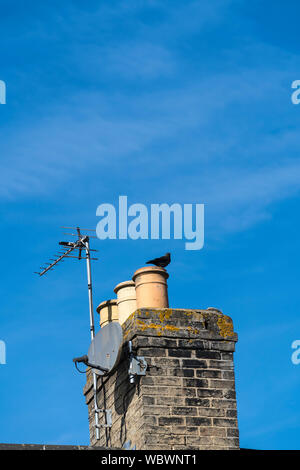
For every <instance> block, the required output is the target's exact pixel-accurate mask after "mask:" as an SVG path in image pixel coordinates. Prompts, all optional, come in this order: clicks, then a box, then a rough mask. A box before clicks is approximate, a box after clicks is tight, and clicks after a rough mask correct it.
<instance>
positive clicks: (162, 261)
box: [146, 253, 171, 268]
mask: <svg viewBox="0 0 300 470" xmlns="http://www.w3.org/2000/svg"><path fill="white" fill-rule="evenodd" d="M170 263H171V253H166V254H165V255H164V256H161V257H160V258H154V259H151V260H150V261H147V262H146V264H155V266H159V267H160V268H165V267H166V266H168V264H170Z"/></svg>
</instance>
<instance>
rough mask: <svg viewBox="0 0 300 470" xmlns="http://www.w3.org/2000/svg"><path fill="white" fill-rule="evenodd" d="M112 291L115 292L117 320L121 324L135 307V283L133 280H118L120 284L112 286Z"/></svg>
mask: <svg viewBox="0 0 300 470" xmlns="http://www.w3.org/2000/svg"><path fill="white" fill-rule="evenodd" d="M114 293H115V294H117V298H118V299H117V306H118V312H119V322H120V324H121V325H122V324H123V323H124V322H125V321H126V320H127V318H128V317H129V316H130V315H131V314H132V313H133V312H134V311H135V310H136V309H137V306H136V293H135V284H134V282H133V281H124V282H120V284H118V285H117V286H116V287H115V288H114Z"/></svg>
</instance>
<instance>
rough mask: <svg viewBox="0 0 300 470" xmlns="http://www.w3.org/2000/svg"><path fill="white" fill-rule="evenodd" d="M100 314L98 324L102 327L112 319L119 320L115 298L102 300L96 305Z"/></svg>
mask: <svg viewBox="0 0 300 470" xmlns="http://www.w3.org/2000/svg"><path fill="white" fill-rule="evenodd" d="M96 310H97V312H98V313H99V315H100V326H101V327H103V326H105V325H107V324H108V323H110V322H112V321H119V314H118V306H117V299H110V300H104V302H101V303H100V304H99V305H98V307H97V309H96Z"/></svg>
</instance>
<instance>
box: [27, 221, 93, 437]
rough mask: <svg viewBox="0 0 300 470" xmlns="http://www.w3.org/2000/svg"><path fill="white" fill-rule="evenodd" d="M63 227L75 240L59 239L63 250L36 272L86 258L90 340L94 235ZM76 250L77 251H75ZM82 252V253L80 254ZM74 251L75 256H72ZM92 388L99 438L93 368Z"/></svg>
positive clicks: (75, 228) (44, 272)
mask: <svg viewBox="0 0 300 470" xmlns="http://www.w3.org/2000/svg"><path fill="white" fill-rule="evenodd" d="M62 228H63V229H71V230H75V231H76V233H75V234H74V233H68V235H71V236H75V237H77V240H75V241H72V242H66V241H61V242H59V245H60V246H63V247H64V250H63V251H60V252H58V253H56V254H55V255H54V256H55V258H50V261H51V263H45V265H44V266H42V267H41V268H40V269H41V271H40V272H36V273H35V274H38V275H39V276H43V275H44V274H46V273H47V272H48V271H51V270H52V269H53V268H54V267H55V266H56V265H57V264H58V263H60V262H61V261H64V259H65V258H77V259H79V260H82V259H85V260H86V267H87V281H88V295H89V314H90V333H91V340H92V343H93V340H94V338H95V322H94V309H93V290H92V274H91V260H97V258H92V257H91V252H95V251H98V250H93V249H92V248H91V247H90V238H96V236H94V235H83V234H82V233H81V229H80V227H62ZM83 230H84V231H85V232H94V230H90V229H83ZM76 250H78V251H76ZM82 252H84V255H83V254H82ZM74 253H76V256H74ZM93 389H94V401H95V426H96V439H97V440H99V439H100V431H99V430H100V425H99V412H100V410H99V408H98V405H97V375H96V373H95V371H94V370H93Z"/></svg>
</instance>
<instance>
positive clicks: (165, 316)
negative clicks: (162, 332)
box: [159, 308, 173, 322]
mask: <svg viewBox="0 0 300 470" xmlns="http://www.w3.org/2000/svg"><path fill="white" fill-rule="evenodd" d="M172 313H173V311H172V309H171V308H167V309H164V310H163V311H162V312H160V314H159V319H160V321H161V322H163V321H165V320H169V318H170V316H171V315H172Z"/></svg>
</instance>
